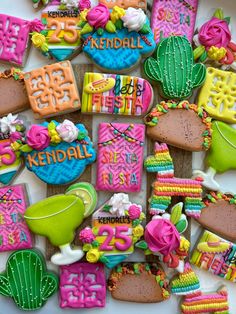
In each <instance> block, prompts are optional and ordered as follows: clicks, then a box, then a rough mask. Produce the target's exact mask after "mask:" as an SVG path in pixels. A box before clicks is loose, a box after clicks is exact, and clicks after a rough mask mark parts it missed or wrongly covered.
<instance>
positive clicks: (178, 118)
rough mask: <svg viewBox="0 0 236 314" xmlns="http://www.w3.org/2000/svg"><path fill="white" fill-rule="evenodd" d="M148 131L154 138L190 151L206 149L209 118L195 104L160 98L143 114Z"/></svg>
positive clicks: (208, 138)
mask: <svg viewBox="0 0 236 314" xmlns="http://www.w3.org/2000/svg"><path fill="white" fill-rule="evenodd" d="M144 123H145V124H146V126H147V135H148V136H149V137H150V138H151V139H153V140H155V141H161V142H162V141H164V142H166V143H167V144H169V145H172V146H175V147H179V148H181V149H184V150H189V151H202V150H208V149H209V147H210V145H211V133H212V132H211V118H210V117H209V116H208V115H207V113H206V112H205V111H204V110H203V109H202V108H198V106H197V105H195V104H190V103H189V102H188V101H186V100H184V101H181V102H175V101H167V102H165V101H162V102H160V104H157V105H156V106H155V107H154V108H153V109H152V110H151V111H150V113H149V114H148V115H147V116H146V117H145V118H144Z"/></svg>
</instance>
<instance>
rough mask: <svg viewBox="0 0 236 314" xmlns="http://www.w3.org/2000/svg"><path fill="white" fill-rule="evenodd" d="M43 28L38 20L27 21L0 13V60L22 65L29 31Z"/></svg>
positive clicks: (24, 59) (25, 54) (27, 46)
mask: <svg viewBox="0 0 236 314" xmlns="http://www.w3.org/2000/svg"><path fill="white" fill-rule="evenodd" d="M43 29H44V26H43V24H42V23H41V21H40V20H38V19H34V20H33V21H27V20H24V19H22V18H18V17H15V16H10V15H7V14H0V46H1V50H0V60H1V61H2V62H8V63H12V64H15V65H17V66H20V67H21V66H24V64H25V61H26V57H27V51H28V48H29V38H30V34H31V32H41V31H42V30H43Z"/></svg>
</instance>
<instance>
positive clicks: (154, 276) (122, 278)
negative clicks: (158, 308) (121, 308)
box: [108, 263, 170, 303]
mask: <svg viewBox="0 0 236 314" xmlns="http://www.w3.org/2000/svg"><path fill="white" fill-rule="evenodd" d="M168 284H169V282H168V279H167V278H166V274H165V272H164V270H163V269H162V267H161V266H160V265H159V264H154V263H152V264H148V263H122V264H121V265H119V266H117V267H116V268H115V269H113V270H112V272H111V274H110V277H109V279H108V289H109V291H111V296H112V297H113V298H114V299H116V300H119V301H128V302H137V303H157V302H162V301H165V300H168V299H169V297H170V293H169V290H168V289H169V287H168ZM140 287H142V289H140Z"/></svg>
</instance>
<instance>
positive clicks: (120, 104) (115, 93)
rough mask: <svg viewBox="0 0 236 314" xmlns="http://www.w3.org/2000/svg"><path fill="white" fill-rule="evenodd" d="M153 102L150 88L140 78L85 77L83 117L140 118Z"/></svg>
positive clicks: (97, 74)
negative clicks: (93, 115) (116, 116)
mask: <svg viewBox="0 0 236 314" xmlns="http://www.w3.org/2000/svg"><path fill="white" fill-rule="evenodd" d="M152 102H153V90H152V86H151V84H150V83H149V82H148V81H147V80H144V79H142V78H140V77H135V76H126V75H116V74H101V73H92V72H89V73H85V76H84V86H83V96H82V106H81V111H82V112H83V113H104V114H118V115H124V116H131V117H136V116H142V115H144V114H145V113H147V112H148V110H149V108H150V106H151V105H152Z"/></svg>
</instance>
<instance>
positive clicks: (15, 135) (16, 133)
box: [10, 132, 22, 143]
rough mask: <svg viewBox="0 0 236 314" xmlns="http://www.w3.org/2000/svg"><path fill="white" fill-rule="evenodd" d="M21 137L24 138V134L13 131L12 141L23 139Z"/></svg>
mask: <svg viewBox="0 0 236 314" xmlns="http://www.w3.org/2000/svg"><path fill="white" fill-rule="evenodd" d="M21 139H22V136H21V134H20V132H12V133H11V136H10V140H11V142H12V143H13V142H16V141H18V140H21Z"/></svg>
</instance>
